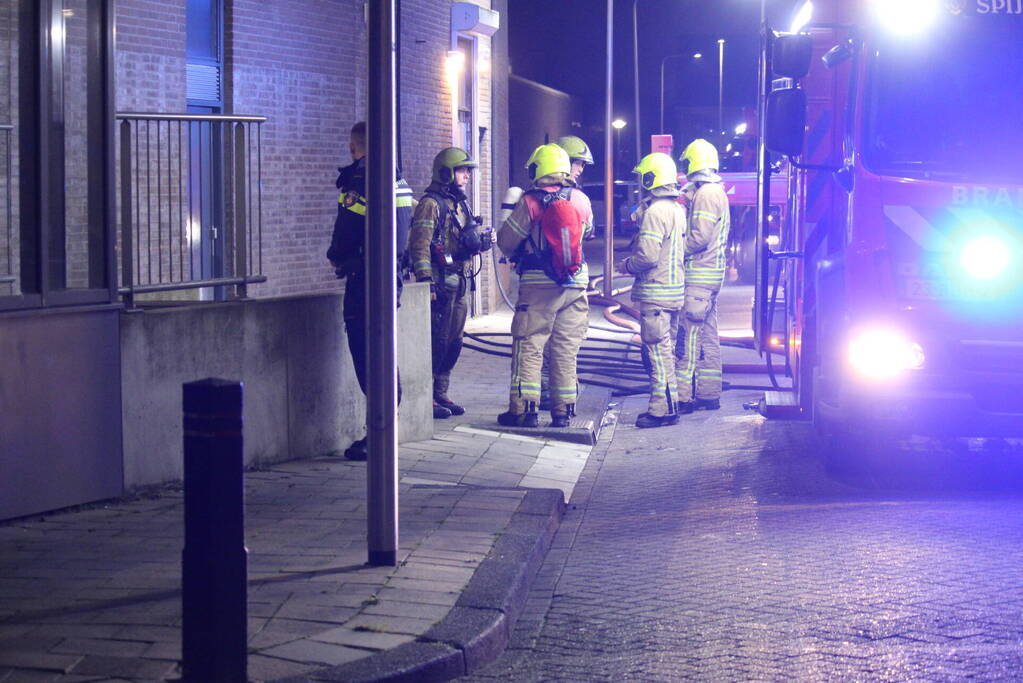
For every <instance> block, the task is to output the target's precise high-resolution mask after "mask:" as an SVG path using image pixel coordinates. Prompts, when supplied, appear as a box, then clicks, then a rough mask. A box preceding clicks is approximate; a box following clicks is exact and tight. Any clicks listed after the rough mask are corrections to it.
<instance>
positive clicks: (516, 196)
mask: <svg viewBox="0 0 1023 683" xmlns="http://www.w3.org/2000/svg"><path fill="white" fill-rule="evenodd" d="M523 193H524V190H523V189H522V188H521V187H509V188H508V191H507V192H505V193H504V199H503V200H501V213H500V214H498V219H499V220H500V221H501V222H502V223H504V222H505V221H506V220H508V216H510V215H511V214H512V210H514V209H515V205H516V204H518V203H519V200H520V199H522V195H523Z"/></svg>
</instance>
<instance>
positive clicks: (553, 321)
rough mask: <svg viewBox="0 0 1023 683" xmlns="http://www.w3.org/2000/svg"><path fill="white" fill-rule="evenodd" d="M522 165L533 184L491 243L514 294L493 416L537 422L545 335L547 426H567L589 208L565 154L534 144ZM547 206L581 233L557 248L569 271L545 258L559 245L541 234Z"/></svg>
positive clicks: (582, 332)
mask: <svg viewBox="0 0 1023 683" xmlns="http://www.w3.org/2000/svg"><path fill="white" fill-rule="evenodd" d="M526 168H527V170H528V171H529V177H530V180H532V181H533V184H532V186H531V187H530V189H529V190H527V191H526V193H525V194H524V195H523V196H522V197H521V198H520V199H519V200H518V202H517V203H516V205H515V208H514V210H513V211H512V213H511V215H510V216H508V218H507V219H506V220H505V221H504V223H503V224H502V225H501V228H500V229H499V230H498V232H497V244H498V246H499V247H500V248H501V251H502V252H503V253H504V254H505V255H506V256H507V257H509V259H511V260H512V261H513V262H514V263H515V264H516V270H517V272H518V274H519V296H518V301H517V302H516V305H515V316H514V318H513V319H512V326H511V332H512V339H513V348H512V367H511V388H510V391H509V397H508V410H507V412H504V413H501V415H499V416H498V418H497V420H498V422H499V423H500V424H502V425H505V426H520V427H536V426H537V425H538V424H539V416H538V415H537V404H538V402H539V401H540V365H541V359H542V355H543V348H544V345H545V344H546V343H547V340H548V339H550V342H551V426H552V427H567V426H568V425H569V421H570V420H571V418H572V416H573V415H574V414H575V403H576V399H577V396H578V385H577V383H576V356H577V355H578V353H579V347H580V346H581V345H582V341H583V338H584V337H585V336H586V330H587V327H588V318H589V303H588V302H587V300H586V287H587V286H588V284H589V272H588V270H587V268H586V263H585V261H584V260H582V250H581V242H579V240H581V239H582V236H583V233H587V232H589V231H592V229H593V210H592V208H591V207H590V200H589V198H587V197H586V195H585V194H583V193H582V191H581V190H579V189H577V188H574V187H573V185H574V183H573V182H572V180H571V177H570V174H571V171H572V166H571V161H570V159H569V156H568V154H567V153H566V152H565V150H563V149H562V148H561V147H559V146H558V145H555V144H547V145H541V146H540V147H537V148H536V151H534V152H533V155H532V156H531V157H530V159H529V161H528V162H527V164H526ZM551 211H553V212H554V213H553V214H551V216H553V215H558V216H570V217H571V219H572V220H574V221H575V222H574V223H573V224H572V225H568V221H567V220H566V227H565V229H564V234H566V235H568V234H569V233H572V232H573V231H575V230H578V232H579V233H580V234H575V235H574V237H575V238H576V239H575V240H574V241H572V243H573V244H578V247H579V248H578V250H574V249H573V250H571V251H569V250H566V251H564V252H562V254H563V256H564V257H565V261H564V262H563V263H567V261H569V260H573V259H574V263H573V265H572V269H570V270H569V271H568V273H569V274H568V275H565V272H564V271H558V270H557V269H556V268H555V267H554V265H553V262H552V259H551V254H552V253H554V250H555V249H556V248H560V246H563V245H553V244H551V243H549V242H548V241H547V240H546V238H545V237H544V235H545V231H544V229H543V225H544V217H545V216H546V215H547V212H551ZM549 217H550V216H548V218H549Z"/></svg>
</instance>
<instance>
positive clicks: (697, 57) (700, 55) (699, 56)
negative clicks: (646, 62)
mask: <svg viewBox="0 0 1023 683" xmlns="http://www.w3.org/2000/svg"><path fill="white" fill-rule="evenodd" d="M685 56H686V55H682V54H676V55H667V56H666V57H665V58H664V59H662V60H661V127H660V128H659V129H658V131H659V132H661V133H663V132H664V65H665V64H666V63H667V62H668V60H669V59H675V58H676V57H685ZM693 59H694V60H700V59H703V53H701V52H695V53H693Z"/></svg>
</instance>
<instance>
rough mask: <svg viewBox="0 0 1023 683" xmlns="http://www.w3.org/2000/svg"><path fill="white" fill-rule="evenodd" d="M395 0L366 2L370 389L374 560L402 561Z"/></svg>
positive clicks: (369, 537)
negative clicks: (367, 12)
mask: <svg viewBox="0 0 1023 683" xmlns="http://www.w3.org/2000/svg"><path fill="white" fill-rule="evenodd" d="M394 5H395V0H370V2H369V117H368V126H367V133H368V135H367V137H368V140H367V142H368V145H367V155H366V157H367V158H366V162H367V166H366V170H367V174H366V177H367V190H368V192H367V193H366V205H367V209H368V211H367V216H366V218H367V220H366V227H367V231H366V236H365V240H366V307H365V310H366V317H367V335H368V338H369V339H372V340H374V343H372V344H367V351H368V354H367V356H368V359H367V360H368V373H367V379H368V382H367V384H368V386H367V394H366V431H367V433H368V434H367V436H368V444H367V446H368V451H369V458H368V462H367V476H366V489H367V490H366V495H367V541H368V546H369V563H370V564H372V565H379V566H395V565H396V564H397V562H398V467H397V465H398V462H397V461H398V457H397V456H398V439H397V429H396V427H397V413H398V362H397V361H398V344H397V338H396V336H395V331H396V327H397V325H396V316H395V312H396V310H397V287H396V280H395V263H397V256H396V254H395V237H394V236H395V220H396V219H395V198H394V170H395V162H396V161H397V159H396V154H395V128H396V125H395V107H394V101H395V100H394V95H395V87H394V86H395V68H394V62H395V55H394V22H395V18H394Z"/></svg>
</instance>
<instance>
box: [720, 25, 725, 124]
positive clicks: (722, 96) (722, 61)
mask: <svg viewBox="0 0 1023 683" xmlns="http://www.w3.org/2000/svg"><path fill="white" fill-rule="evenodd" d="M724 109H725V39H724V38H721V39H720V40H718V133H722V132H724V127H725V123H724V121H725V116H724Z"/></svg>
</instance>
